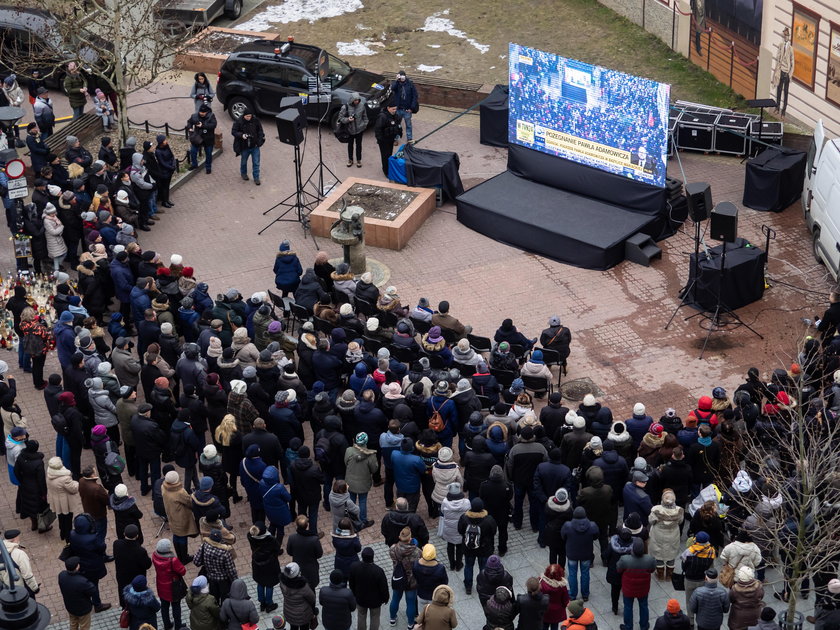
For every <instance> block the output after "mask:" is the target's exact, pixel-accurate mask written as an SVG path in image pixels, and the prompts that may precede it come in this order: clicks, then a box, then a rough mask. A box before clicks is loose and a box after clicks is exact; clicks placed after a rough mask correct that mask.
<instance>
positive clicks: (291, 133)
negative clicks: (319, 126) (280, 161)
mask: <svg viewBox="0 0 840 630" xmlns="http://www.w3.org/2000/svg"><path fill="white" fill-rule="evenodd" d="M274 120H275V122H276V123H277V135H278V136H279V139H280V142H282V143H284V144H291V145H292V146H295V147H296V146H300V143H301V142H303V130H304V128H305V127H306V118H304V117H303V115H302V114H301V113H300V112H299V111H298V110H297V108H295V107H290V108H289V109H286V110H283V111H282V112H280V113H279V114H277V115H276V116H275V117H274Z"/></svg>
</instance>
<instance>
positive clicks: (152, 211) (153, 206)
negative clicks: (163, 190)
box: [148, 194, 158, 217]
mask: <svg viewBox="0 0 840 630" xmlns="http://www.w3.org/2000/svg"><path fill="white" fill-rule="evenodd" d="M148 204H149V216H150V217H153V216H155V215H156V214H157V210H158V208H157V200H156V199H155V196H154V194H153V195H152V196H151V197H149V201H148Z"/></svg>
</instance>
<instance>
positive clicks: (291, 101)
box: [279, 96, 306, 116]
mask: <svg viewBox="0 0 840 630" xmlns="http://www.w3.org/2000/svg"><path fill="white" fill-rule="evenodd" d="M291 108H294V109H296V110H297V111H298V113H300V115H301V116H306V112H304V111H303V101H302V100H300V96H284V97H283V98H281V99H280V110H279V111H281V112H284V111H286V110H287V109H291Z"/></svg>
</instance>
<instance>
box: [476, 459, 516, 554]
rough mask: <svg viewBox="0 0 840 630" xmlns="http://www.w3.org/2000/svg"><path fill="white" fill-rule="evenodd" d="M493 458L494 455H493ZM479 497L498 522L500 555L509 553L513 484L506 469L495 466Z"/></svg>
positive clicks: (482, 485) (480, 489) (482, 484)
mask: <svg viewBox="0 0 840 630" xmlns="http://www.w3.org/2000/svg"><path fill="white" fill-rule="evenodd" d="M491 457H492V455H491ZM478 496H479V497H480V498H481V500H482V501H484V508H485V509H486V510H487V513H488V514H489V515H490V516H492V517H493V520H494V521H496V526H497V527H498V534H499V555H500V556H504V555H505V554H506V553H507V541H508V521H509V520H510V519H509V515H510V508H511V503H510V502H511V501H512V500H513V484H512V483H510V482H509V481H508V480H507V479H506V478H505V471H504V469H503V468H502V467H501V466H499V465H498V464H494V465H493V467H492V468H491V469H490V474H489V475H488V477H487V480H486V481H482V482H481V486H480V487H479V491H478Z"/></svg>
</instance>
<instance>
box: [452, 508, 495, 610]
mask: <svg viewBox="0 0 840 630" xmlns="http://www.w3.org/2000/svg"><path fill="white" fill-rule="evenodd" d="M458 533H459V534H460V535H461V536H463V538H464V588H465V589H466V591H467V595H472V583H473V571H474V567H475V563H476V560H478V569H479V571H481V570H483V569H484V567H485V565H486V564H487V559H488V558H489V557H490V556H491V555H493V548H494V543H495V538H496V521H495V520H493V517H492V516H490V515H489V514H488V513H487V510H485V509H484V501H482V500H481V499H479V498H478V497H476V498H474V499H472V500H471V501H470V509H469V510H467V511H466V512H465V513H464V514H462V515H461V518H460V519H458Z"/></svg>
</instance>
